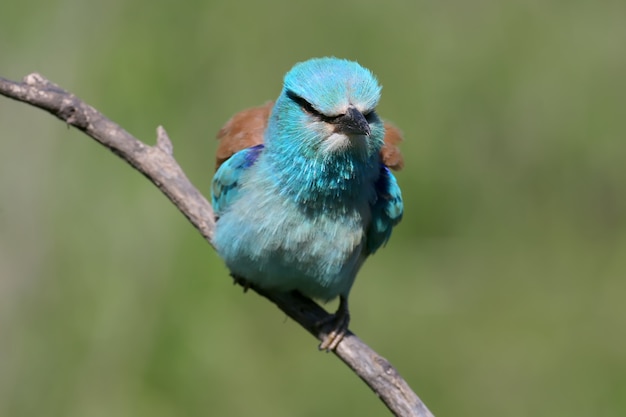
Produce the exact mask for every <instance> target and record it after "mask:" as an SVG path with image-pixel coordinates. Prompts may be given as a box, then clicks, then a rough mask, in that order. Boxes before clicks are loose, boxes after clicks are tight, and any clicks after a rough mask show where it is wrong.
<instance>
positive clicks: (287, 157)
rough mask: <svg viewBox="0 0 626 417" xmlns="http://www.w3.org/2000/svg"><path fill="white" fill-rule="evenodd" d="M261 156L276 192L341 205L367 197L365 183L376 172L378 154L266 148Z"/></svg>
mask: <svg viewBox="0 0 626 417" xmlns="http://www.w3.org/2000/svg"><path fill="white" fill-rule="evenodd" d="M264 157H265V161H264V162H265V165H266V171H267V173H266V175H267V176H268V179H270V180H271V181H272V183H274V184H275V185H276V189H277V190H278V192H280V193H281V194H282V195H285V196H288V197H289V198H292V199H294V200H295V201H296V202H299V203H303V204H306V205H309V206H310V205H323V206H328V205H341V204H344V203H345V202H346V201H353V200H355V199H359V200H360V199H361V198H369V197H368V196H367V194H368V190H367V184H370V183H371V182H372V181H373V180H375V177H376V176H377V175H378V164H379V162H378V156H377V153H376V154H375V155H370V156H367V155H360V156H357V155H355V154H351V153H350V152H339V153H334V154H330V155H329V154H326V155H322V154H306V152H305V153H303V152H300V151H298V149H295V148H294V149H291V151H290V152H285V150H284V149H276V150H275V149H272V147H269V148H268V149H266V152H265V153H264Z"/></svg>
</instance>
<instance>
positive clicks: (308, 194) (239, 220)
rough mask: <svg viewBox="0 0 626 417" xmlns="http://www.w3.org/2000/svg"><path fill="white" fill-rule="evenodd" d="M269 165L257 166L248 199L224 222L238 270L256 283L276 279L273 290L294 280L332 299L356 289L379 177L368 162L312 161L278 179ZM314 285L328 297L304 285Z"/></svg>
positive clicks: (225, 245)
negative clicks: (375, 177)
mask: <svg viewBox="0 0 626 417" xmlns="http://www.w3.org/2000/svg"><path fill="white" fill-rule="evenodd" d="M268 162H269V161H263V160H259V161H258V162H257V164H256V165H255V166H254V167H253V168H252V169H251V171H250V172H249V174H250V175H248V176H246V178H245V181H243V184H242V189H241V198H240V199H238V201H236V202H234V203H233V206H232V207H231V209H230V210H229V211H228V212H227V213H225V214H224V216H223V217H221V218H220V220H219V222H218V231H217V235H218V236H217V243H218V246H221V248H220V252H221V253H222V255H223V256H224V258H225V259H226V260H227V263H228V264H229V267H230V268H231V270H233V271H235V272H238V273H240V274H242V275H243V276H246V277H248V278H249V279H252V280H253V281H254V282H257V283H262V282H263V280H265V279H272V280H273V282H272V285H276V286H277V287H283V288H286V289H289V287H288V286H287V285H286V283H287V282H288V283H289V285H294V288H298V289H300V290H301V291H303V292H305V293H307V294H309V295H312V296H319V297H321V298H332V296H334V295H336V294H334V295H333V292H336V291H343V289H345V288H343V287H346V288H349V285H351V282H352V280H353V279H354V276H355V275H356V272H357V271H358V269H359V267H360V265H361V264H362V262H363V260H364V246H365V232H366V230H367V227H368V225H369V223H370V220H371V206H370V202H371V199H372V198H373V193H374V187H373V180H372V178H370V177H371V176H372V175H373V174H370V173H369V172H368V170H367V166H366V165H362V166H359V165H358V164H354V165H353V166H351V167H348V168H345V169H344V168H342V167H338V166H324V167H321V166H320V165H315V164H312V165H303V166H302V165H301V166H300V167H299V169H292V170H289V171H287V172H281V174H280V175H276V171H275V169H276V168H275V167H274V166H272V164H270V163H268ZM294 165H297V163H294ZM220 229H221V230H220ZM225 230H228V233H223V232H224V231H225ZM222 234H223V235H224V236H226V235H228V240H226V239H222V238H221V237H220V235H222ZM224 236H222V237H224ZM229 258H230V259H231V260H232V261H233V262H228V260H229ZM235 261H236V262H235ZM298 277H299V278H298ZM294 279H296V281H293V280H294ZM282 280H284V281H282ZM308 282H310V283H311V285H312V284H313V283H316V284H315V288H317V289H318V290H320V291H322V292H320V293H315V291H316V290H315V289H313V288H309V289H306V288H304V287H303V286H306V285H309V284H307V283H308ZM324 288H326V289H324ZM342 288H343V289H342Z"/></svg>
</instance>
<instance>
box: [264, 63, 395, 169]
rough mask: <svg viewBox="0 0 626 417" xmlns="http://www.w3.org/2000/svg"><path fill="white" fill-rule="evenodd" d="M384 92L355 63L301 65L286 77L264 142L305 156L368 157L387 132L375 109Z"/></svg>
mask: <svg viewBox="0 0 626 417" xmlns="http://www.w3.org/2000/svg"><path fill="white" fill-rule="evenodd" d="M380 90H381V87H380V86H379V84H378V82H377V81H376V78H375V77H374V75H373V74H372V73H371V72H370V71H369V70H367V69H365V68H363V67H362V66H360V65H359V64H358V63H356V62H353V61H347V60H343V59H338V58H315V59H310V60H308V61H305V62H301V63H298V64H296V65H295V66H294V67H293V68H292V69H291V70H290V71H289V72H288V73H287V74H286V75H285V80H284V85H283V90H282V92H281V94H280V96H279V98H278V100H277V101H276V105H275V106H274V109H273V111H272V116H271V118H270V123H269V126H268V131H267V134H266V138H265V141H266V143H267V144H268V146H270V147H274V146H276V147H278V148H283V149H286V148H290V149H291V150H292V151H293V150H297V151H299V153H300V154H303V155H304V156H313V155H315V156H321V157H329V156H332V155H337V154H344V155H345V154H350V155H352V156H355V157H357V158H359V159H368V158H369V157H371V156H372V155H374V154H377V153H378V152H379V150H380V148H381V146H382V144H383V137H384V134H385V130H384V126H383V122H382V121H381V120H380V119H379V118H378V115H377V114H376V112H375V109H376V105H377V104H378V101H379V99H380Z"/></svg>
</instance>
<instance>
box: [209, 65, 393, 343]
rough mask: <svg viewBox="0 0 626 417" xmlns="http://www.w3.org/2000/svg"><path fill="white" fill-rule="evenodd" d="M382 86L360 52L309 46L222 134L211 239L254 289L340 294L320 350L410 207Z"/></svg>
mask: <svg viewBox="0 0 626 417" xmlns="http://www.w3.org/2000/svg"><path fill="white" fill-rule="evenodd" d="M380 93H381V86H380V85H379V83H378V81H377V79H376V77H375V76H374V74H373V73H372V72H371V71H370V70H368V69H366V68H364V67H362V66H361V65H360V64H358V63H357V62H355V61H351V60H346V59H340V58H335V57H323V58H312V59H309V60H307V61H303V62H299V63H297V64H295V65H294V66H293V67H292V68H291V69H290V70H289V71H288V72H287V73H286V75H285V77H284V80H283V86H282V90H281V92H280V94H279V96H278V98H277V99H276V100H275V101H270V102H268V103H266V104H264V105H262V106H260V107H255V108H251V109H247V110H244V111H242V112H240V113H238V114H236V115H234V116H233V117H232V118H231V119H230V120H229V121H228V122H227V123H226V125H224V127H223V128H222V129H221V130H220V131H219V133H218V135H217V137H218V139H219V146H218V150H217V152H216V172H215V174H214V177H213V180H212V183H211V202H212V205H213V209H214V212H215V219H216V223H215V224H216V226H215V232H214V237H213V245H214V247H215V248H216V250H217V253H218V255H219V256H220V257H221V258H222V259H223V260H224V262H225V264H226V266H227V268H228V269H229V270H230V273H231V276H232V277H233V278H234V279H235V281H236V282H238V283H242V284H243V285H244V288H246V289H247V287H248V286H251V285H252V286H257V287H260V288H263V289H266V290H272V291H281V292H288V291H297V292H299V293H301V294H303V295H305V296H307V297H310V298H314V299H317V300H320V301H323V302H327V301H330V300H332V299H335V298H337V297H339V307H338V309H337V311H336V312H335V314H333V315H331V316H329V317H330V318H329V319H327V320H324V321H323V322H322V323H320V328H321V327H322V326H328V327H325V328H328V331H327V332H326V333H325V335H324V337H323V338H322V342H321V344H320V345H319V348H320V350H325V351H332V350H334V349H335V348H336V347H337V346H338V345H339V343H340V342H341V340H342V339H343V337H344V336H345V334H346V332H347V329H348V324H349V321H350V313H349V308H348V296H349V293H350V289H351V288H352V285H353V283H354V280H355V277H356V275H357V272H358V271H359V269H360V268H361V266H362V265H363V262H364V261H365V259H366V258H367V257H369V256H370V255H372V254H373V253H375V252H376V251H377V250H378V249H379V248H380V247H381V246H383V245H384V244H386V242H387V241H388V240H389V238H390V236H391V232H392V229H393V228H394V227H395V226H396V225H397V224H398V223H399V222H400V220H401V219H402V216H403V212H404V207H403V201H402V194H401V191H400V187H399V185H398V183H397V181H396V178H395V176H394V175H393V174H392V172H391V171H390V169H394V170H399V169H401V168H402V167H403V164H404V161H403V158H402V155H401V153H400V151H399V148H398V145H399V143H400V142H401V141H402V133H401V132H400V130H399V129H398V128H397V127H395V126H394V125H392V124H390V123H387V122H383V121H382V119H381V118H380V117H379V116H378V114H377V113H376V107H377V105H378V103H379V100H380Z"/></svg>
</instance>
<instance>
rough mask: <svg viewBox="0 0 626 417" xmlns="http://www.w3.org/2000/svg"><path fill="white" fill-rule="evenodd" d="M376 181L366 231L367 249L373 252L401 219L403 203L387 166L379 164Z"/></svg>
mask: <svg viewBox="0 0 626 417" xmlns="http://www.w3.org/2000/svg"><path fill="white" fill-rule="evenodd" d="M380 165H381V166H380V176H379V177H378V180H377V181H376V184H375V188H376V201H375V202H374V204H373V205H372V223H371V225H370V228H369V230H368V232H367V250H368V252H369V253H370V254H371V253H374V252H376V250H378V248H380V247H381V246H383V245H384V244H385V243H387V240H389V237H390V236H391V230H392V229H393V227H394V226H395V225H396V224H398V223H399V222H400V220H402V214H403V212H404V204H403V203H402V193H401V192H400V187H399V186H398V183H397V181H396V178H395V177H394V176H393V174H392V173H391V171H390V170H389V168H387V167H386V166H385V165H384V164H382V163H381V164H380Z"/></svg>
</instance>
